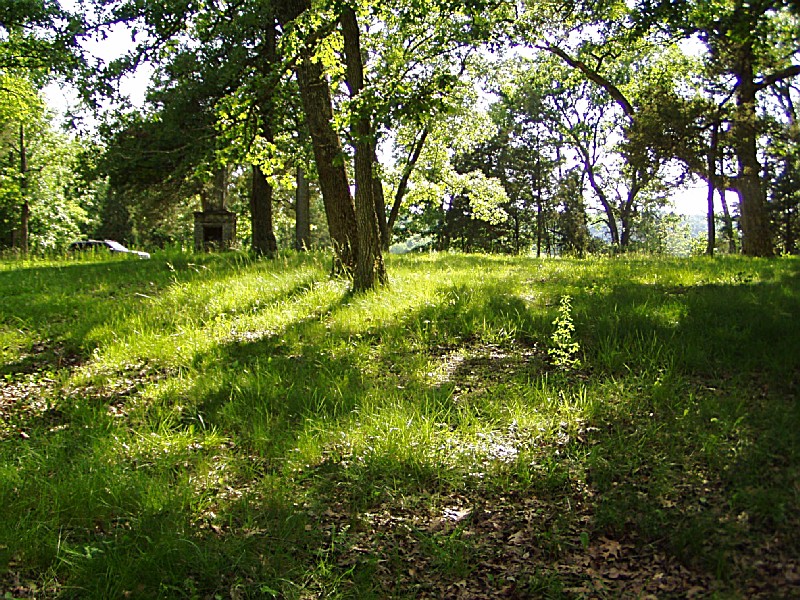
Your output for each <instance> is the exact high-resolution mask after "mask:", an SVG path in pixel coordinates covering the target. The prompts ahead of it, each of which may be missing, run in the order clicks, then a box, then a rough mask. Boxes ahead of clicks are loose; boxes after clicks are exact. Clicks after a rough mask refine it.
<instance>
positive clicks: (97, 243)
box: [69, 240, 150, 258]
mask: <svg viewBox="0 0 800 600" xmlns="http://www.w3.org/2000/svg"><path fill="white" fill-rule="evenodd" d="M69 249H70V251H73V252H74V251H78V250H98V249H106V250H108V251H109V252H114V253H119V254H133V255H134V256H138V257H139V258H150V254H149V253H147V252H140V251H138V250H129V249H128V248H126V247H125V246H123V245H122V244H120V243H119V242H115V241H114V240H80V241H77V242H72V243H71V244H70V245H69Z"/></svg>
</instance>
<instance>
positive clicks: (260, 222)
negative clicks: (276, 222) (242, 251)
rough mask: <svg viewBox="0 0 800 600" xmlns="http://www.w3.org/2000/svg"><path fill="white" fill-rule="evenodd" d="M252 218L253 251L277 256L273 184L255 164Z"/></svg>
mask: <svg viewBox="0 0 800 600" xmlns="http://www.w3.org/2000/svg"><path fill="white" fill-rule="evenodd" d="M250 220H251V223H252V241H253V252H255V254H256V255H258V256H269V257H270V258H271V257H273V256H275V252H276V251H277V250H278V242H277V240H276V239H275V233H274V230H273V223H272V185H270V183H269V181H267V178H266V176H265V175H264V171H263V170H262V169H261V167H260V166H258V165H253V186H252V188H251V190H250Z"/></svg>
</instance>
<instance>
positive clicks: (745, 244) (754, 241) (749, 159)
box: [732, 42, 773, 256]
mask: <svg viewBox="0 0 800 600" xmlns="http://www.w3.org/2000/svg"><path fill="white" fill-rule="evenodd" d="M738 67H739V68H738V73H737V79H738V85H737V86H736V111H735V113H734V120H733V127H732V134H733V140H734V148H735V150H736V159H737V163H738V174H737V177H736V192H737V194H738V195H739V211H740V214H741V226H742V253H743V254H745V255H747V256H772V254H773V247H772V240H771V238H770V231H769V220H768V217H767V210H766V200H765V198H764V189H763V187H762V184H761V175H760V173H761V165H760V163H759V161H758V149H757V139H758V129H757V123H756V92H757V86H756V84H755V81H754V74H753V49H752V44H751V43H750V42H746V43H744V44H743V47H742V49H741V51H740V56H739V61H738Z"/></svg>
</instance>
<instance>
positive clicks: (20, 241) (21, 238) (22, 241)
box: [14, 123, 31, 254]
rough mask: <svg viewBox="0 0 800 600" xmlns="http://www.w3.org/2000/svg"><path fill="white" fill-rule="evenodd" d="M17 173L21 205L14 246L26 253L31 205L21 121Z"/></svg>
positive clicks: (25, 147)
mask: <svg viewBox="0 0 800 600" xmlns="http://www.w3.org/2000/svg"><path fill="white" fill-rule="evenodd" d="M19 173H20V184H19V192H20V195H21V196H22V206H21V207H20V215H19V230H18V235H17V239H16V240H15V244H14V247H15V248H17V249H18V250H20V251H21V252H22V253H23V254H27V253H28V237H29V235H30V231H29V230H30V225H29V223H30V216H31V205H30V203H29V202H28V148H27V146H26V145H25V125H24V124H23V123H20V124H19Z"/></svg>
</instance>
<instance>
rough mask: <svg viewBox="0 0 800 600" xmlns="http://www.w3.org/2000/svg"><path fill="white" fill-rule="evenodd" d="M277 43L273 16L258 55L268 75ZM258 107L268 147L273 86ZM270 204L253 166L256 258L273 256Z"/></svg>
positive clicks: (262, 179)
mask: <svg viewBox="0 0 800 600" xmlns="http://www.w3.org/2000/svg"><path fill="white" fill-rule="evenodd" d="M277 43H278V32H277V27H276V22H275V18H274V17H273V18H271V19H269V20H268V21H267V22H266V23H265V31H264V51H263V54H262V56H261V58H262V69H263V72H264V73H265V74H272V73H274V72H275V70H276V69H277V66H278V63H279V61H278V50H277ZM259 104H260V105H259V111H260V113H261V134H262V135H263V136H264V139H265V140H266V141H267V142H268V143H270V144H272V143H274V141H275V134H274V132H273V129H272V123H273V119H274V114H275V102H274V97H273V86H271V85H265V86H263V87H262V89H261V94H260V98H259ZM272 201H273V189H272V184H271V183H270V182H269V180H268V179H267V177H266V175H265V173H264V171H263V169H262V167H261V166H260V165H253V181H252V186H251V188H250V224H251V230H252V231H251V239H252V246H253V252H254V253H255V254H256V255H257V256H269V257H273V256H274V255H275V252H277V250H278V242H277V240H276V239H275V231H274V224H273V219H272Z"/></svg>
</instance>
